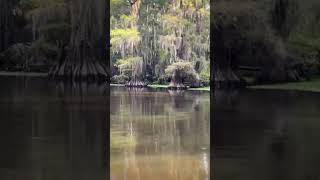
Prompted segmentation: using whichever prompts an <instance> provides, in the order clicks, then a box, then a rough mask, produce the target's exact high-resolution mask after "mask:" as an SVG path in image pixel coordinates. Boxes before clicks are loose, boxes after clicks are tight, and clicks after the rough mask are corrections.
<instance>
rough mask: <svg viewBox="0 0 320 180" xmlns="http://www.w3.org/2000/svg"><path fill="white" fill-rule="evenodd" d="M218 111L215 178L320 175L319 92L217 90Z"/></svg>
mask: <svg viewBox="0 0 320 180" xmlns="http://www.w3.org/2000/svg"><path fill="white" fill-rule="evenodd" d="M213 109H214V112H213V119H214V122H213V126H214V128H213V129H212V132H213V133H212V137H213V141H214V148H213V151H214V155H213V156H214V158H213V162H212V164H213V165H212V167H213V168H212V172H211V173H212V175H213V178H214V179H216V180H217V179H218V180H220V179H221V180H257V179H259V180H319V179H320V93H318V94H317V93H308V92H295V91H276V90H245V91H243V92H241V91H233V92H216V94H215V100H214V105H213Z"/></svg>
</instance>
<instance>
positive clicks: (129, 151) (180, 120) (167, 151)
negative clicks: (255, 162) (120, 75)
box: [111, 87, 210, 180]
mask: <svg viewBox="0 0 320 180" xmlns="http://www.w3.org/2000/svg"><path fill="white" fill-rule="evenodd" d="M111 104H112V105H111V180H119V179H121V180H122V179H128V180H138V179H139V180H149V179H153V180H162V179H166V180H178V179H183V180H189V179H190V180H206V179H209V178H208V177H209V159H210V157H209V151H210V150H209V143H210V141H209V138H210V137H209V129H210V126H209V119H210V118H209V115H210V111H209V109H210V99H209V94H208V93H200V92H183V91H181V92H177V91H169V92H168V91H156V90H150V89H139V90H132V89H125V88H121V87H112V88H111Z"/></svg>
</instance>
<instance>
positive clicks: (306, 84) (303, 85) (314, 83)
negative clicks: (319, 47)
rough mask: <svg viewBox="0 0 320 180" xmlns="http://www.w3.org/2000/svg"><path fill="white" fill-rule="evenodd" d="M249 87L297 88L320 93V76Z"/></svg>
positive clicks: (296, 89) (297, 89)
mask: <svg viewBox="0 0 320 180" xmlns="http://www.w3.org/2000/svg"><path fill="white" fill-rule="evenodd" d="M247 88H249V89H273V90H295V91H306V92H317V93H320V76H315V77H313V78H311V79H310V80H305V81H298V82H284V83H275V84H262V85H253V86H247Z"/></svg>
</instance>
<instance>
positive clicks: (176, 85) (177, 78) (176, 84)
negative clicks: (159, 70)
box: [169, 70, 187, 89]
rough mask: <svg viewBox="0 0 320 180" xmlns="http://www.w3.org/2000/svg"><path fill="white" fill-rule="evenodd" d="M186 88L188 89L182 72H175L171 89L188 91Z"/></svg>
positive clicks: (170, 85)
mask: <svg viewBox="0 0 320 180" xmlns="http://www.w3.org/2000/svg"><path fill="white" fill-rule="evenodd" d="M186 88H187V87H186V86H185V85H184V84H183V83H182V77H181V72H180V71H179V70H175V71H174V72H173V75H172V77H171V81H170V84H169V89H186Z"/></svg>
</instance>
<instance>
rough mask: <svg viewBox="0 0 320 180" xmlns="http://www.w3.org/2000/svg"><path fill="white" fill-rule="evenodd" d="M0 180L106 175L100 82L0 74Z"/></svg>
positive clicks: (105, 113) (89, 179)
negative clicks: (69, 82)
mask: <svg viewBox="0 0 320 180" xmlns="http://www.w3.org/2000/svg"><path fill="white" fill-rule="evenodd" d="M0 84H1V86H0V115H1V116H0V179H1V180H73V179H74V180H95V179H104V180H107V179H108V174H107V166H106V165H107V163H108V158H109V156H108V154H107V153H106V150H107V149H106V147H107V144H106V142H107V138H108V135H106V134H108V133H109V129H106V128H107V127H108V126H107V123H109V108H108V107H109V99H108V96H107V94H109V93H108V89H107V88H106V85H100V86H99V85H96V84H91V85H88V84H64V83H54V82H50V81H48V80H47V79H46V78H35V77H32V78H31V77H26V78H23V77H17V78H16V77H0Z"/></svg>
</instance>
